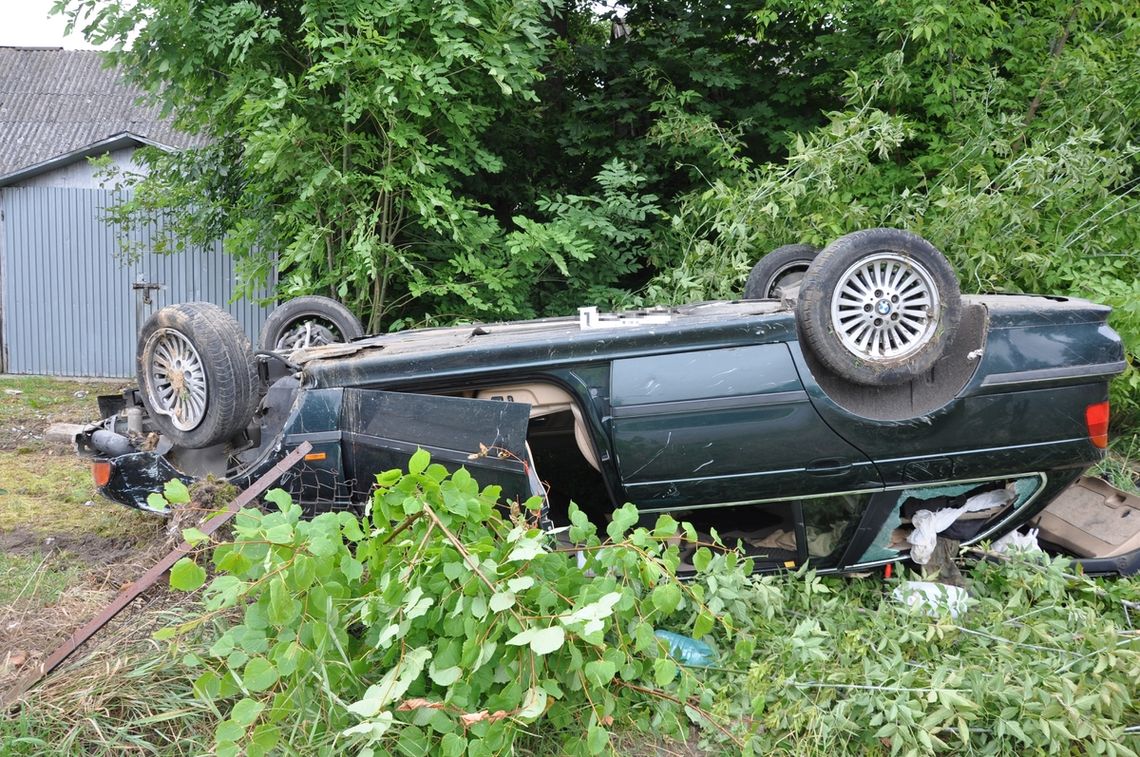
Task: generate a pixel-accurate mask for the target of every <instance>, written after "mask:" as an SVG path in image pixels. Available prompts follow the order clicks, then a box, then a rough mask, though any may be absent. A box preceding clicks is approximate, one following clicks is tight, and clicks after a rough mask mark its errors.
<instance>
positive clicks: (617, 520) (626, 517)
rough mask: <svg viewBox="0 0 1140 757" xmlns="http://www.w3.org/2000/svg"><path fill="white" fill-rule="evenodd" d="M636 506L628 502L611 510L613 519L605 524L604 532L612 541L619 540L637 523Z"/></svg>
mask: <svg viewBox="0 0 1140 757" xmlns="http://www.w3.org/2000/svg"><path fill="white" fill-rule="evenodd" d="M637 518H638V515H637V508H636V507H634V506H633V505H631V504H629V503H628V502H627V503H626V504H624V505H622V506H621V507H620V508H618V509H617V510H614V511H613V520H611V521H610V523H609V525H608V526H606V533H607V534H609V537H610V538H611V539H613V540H614V541H621V539H622V537H624V536H625V533H626V531H628V530H629V529H630V528H632V527H633V525H634V524H635V523H637Z"/></svg>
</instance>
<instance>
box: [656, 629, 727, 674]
mask: <svg viewBox="0 0 1140 757" xmlns="http://www.w3.org/2000/svg"><path fill="white" fill-rule="evenodd" d="M653 635H654V636H656V637H657V638H659V639H661V640H662V641H663V642H665V644H666V645H667V646H668V651H669V656H670V657H672V658H673V659H674V660H676V661H677V662H679V663H681V664H682V665H692V666H694V667H698V668H707V667H708V666H710V665H712V664H713V663H714V662H715V661H716V652H714V651H713V648H712V647H710V646H709V645H708V644H706V643H704V642H703V641H697V640H696V639H694V638H692V637H690V636H685V635H683V634H679V633H673V632H672V631H661V630H657V631H654V632H653Z"/></svg>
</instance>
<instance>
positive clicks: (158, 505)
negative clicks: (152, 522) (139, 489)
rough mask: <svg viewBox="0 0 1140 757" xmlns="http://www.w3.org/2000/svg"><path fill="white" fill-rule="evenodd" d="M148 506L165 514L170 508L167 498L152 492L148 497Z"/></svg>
mask: <svg viewBox="0 0 1140 757" xmlns="http://www.w3.org/2000/svg"><path fill="white" fill-rule="evenodd" d="M146 504H147V507H149V508H150V509H152V510H157V511H159V512H165V511H166V510H167V509H169V507H170V503H169V502H167V501H166V497H164V496H162V495H161V494H159V493H158V492H151V493H150V494H148V495H146Z"/></svg>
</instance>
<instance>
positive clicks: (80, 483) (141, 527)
mask: <svg viewBox="0 0 1140 757" xmlns="http://www.w3.org/2000/svg"><path fill="white" fill-rule="evenodd" d="M88 503H90V504H88ZM155 524H156V520H155V518H154V516H152V515H149V514H147V513H143V512H139V511H136V510H130V509H128V508H125V507H123V506H122V505H118V504H114V503H112V502H110V501H108V500H106V499H104V498H102V497H100V496H98V494H97V493H96V489H95V482H94V481H92V480H91V472H90V468H89V467H88V464H87V462H86V461H84V460H81V459H79V458H78V457H76V456H75V455H73V454H67V453H57V452H56V451H55V450H44V451H42V452H39V453H35V454H28V453H22V452H20V451H11V450H0V532H4V531H14V530H16V529H21V528H22V529H26V530H29V531H33V532H35V533H38V534H42V535H44V536H50V535H54V534H60V533H63V534H95V535H97V536H108V537H138V536H145V535H149V534H152V533H153V532H154V529H155Z"/></svg>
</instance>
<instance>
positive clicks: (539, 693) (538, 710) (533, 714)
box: [516, 686, 548, 722]
mask: <svg viewBox="0 0 1140 757" xmlns="http://www.w3.org/2000/svg"><path fill="white" fill-rule="evenodd" d="M547 701H548V697H547V694H546V690H545V689H543V688H542V687H541V686H533V687H531V688H529V689H527V692H526V696H524V697H523V703H522V708H521V709H520V710H519V711H518V714H517V715H516V717H517V718H519V720H522V721H524V722H530V721H532V720H534V719H536V718H538V717H539V716H540V715H542V714H543V713H544V712H546V703H547Z"/></svg>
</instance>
